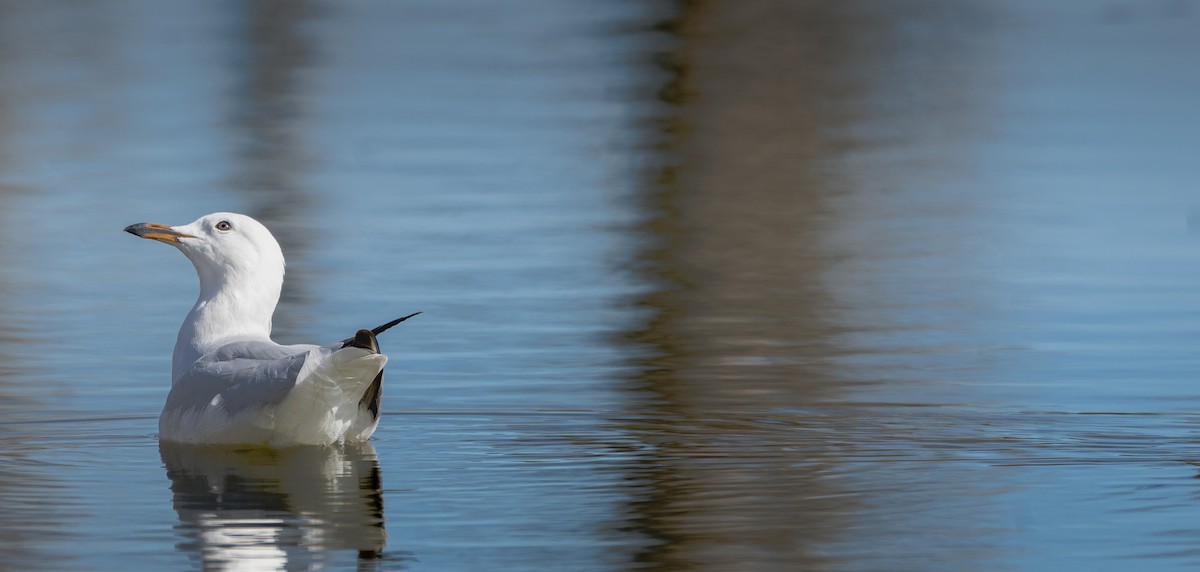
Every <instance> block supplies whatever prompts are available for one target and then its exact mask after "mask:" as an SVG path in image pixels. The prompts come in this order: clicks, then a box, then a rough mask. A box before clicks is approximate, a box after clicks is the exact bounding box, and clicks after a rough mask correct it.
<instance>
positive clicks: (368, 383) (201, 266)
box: [125, 213, 419, 446]
mask: <svg viewBox="0 0 1200 572" xmlns="http://www.w3.org/2000/svg"><path fill="white" fill-rule="evenodd" d="M125 232H128V233H131V234H134V235H136V236H139V237H142V238H149V239H153V240H158V241H161V242H165V243H167V244H170V245H172V246H174V247H176V248H178V249H179V250H180V251H181V252H183V254H184V255H185V256H187V257H188V259H189V260H191V261H192V264H193V265H194V266H195V267H196V273H197V274H198V275H199V276H200V297H199V298H198V299H197V300H196V305H195V306H193V307H192V311H191V312H189V313H188V315H187V318H186V319H185V320H184V321H183V327H181V328H180V329H179V337H178V338H176V341H175V353H174V355H173V356H172V360H171V361H172V364H171V391H170V393H169V394H168V395H167V402H166V405H165V406H163V411H162V415H161V416H159V419H158V434H159V438H160V439H162V440H166V441H175V442H184V443H201V444H214V443H225V444H265V445H271V446H289V445H307V444H312V445H329V444H332V443H339V442H343V441H365V440H366V439H367V438H369V437H370V436H371V434H372V433H374V432H375V428H376V427H378V426H379V400H380V397H381V396H382V393H383V366H384V364H385V363H387V356H385V355H383V354H382V353H380V352H379V344H378V342H377V340H376V339H375V336H376V335H377V334H379V333H382V332H383V331H384V330H386V329H388V328H390V327H392V326H394V325H396V324H398V323H400V322H402V321H404V320H406V319H408V318H411V317H412V316H415V315H416V314H412V315H410V316H405V317H403V318H399V319H397V320H393V321H392V322H389V323H387V324H384V325H382V326H379V327H377V328H375V329H374V330H359V331H358V332H357V333H356V334H355V335H354V337H353V338H349V339H346V340H343V341H341V342H338V343H334V344H329V345H324V346H317V345H310V344H297V345H290V346H284V345H280V344H277V343H275V342H273V341H271V316H272V315H273V314H274V313H275V306H276V304H278V303H279V292H280V289H281V288H282V287H283V266H284V264H283V251H282V250H280V248H279V243H278V242H276V241H275V237H274V236H272V235H271V232H270V231H268V230H267V227H265V226H263V225H262V224H261V223H259V222H258V221H256V220H254V219H252V218H250V217H248V216H245V215H240V214H235V213H213V214H210V215H206V216H203V217H200V218H199V219H197V220H196V221H195V222H193V223H191V224H187V225H182V226H174V227H172V226H165V225H161V224H153V223H140V224H134V225H130V226H128V227H126V228H125ZM418 313H419V312H418Z"/></svg>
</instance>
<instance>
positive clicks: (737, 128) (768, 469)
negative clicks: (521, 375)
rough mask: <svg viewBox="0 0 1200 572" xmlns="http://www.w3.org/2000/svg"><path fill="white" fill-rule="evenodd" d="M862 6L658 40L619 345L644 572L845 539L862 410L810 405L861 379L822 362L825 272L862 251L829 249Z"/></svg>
mask: <svg viewBox="0 0 1200 572" xmlns="http://www.w3.org/2000/svg"><path fill="white" fill-rule="evenodd" d="M880 8H882V7H881V6H875V5H871V3H869V2H867V3H840V2H839V3H829V2H773V1H770V0H762V1H749V2H743V1H738V2H732V1H729V2H723V1H709V2H705V1H695V2H683V3H681V4H679V12H678V15H677V17H676V18H674V19H671V20H669V21H665V22H662V23H661V24H659V26H658V27H659V28H660V29H663V30H666V31H668V32H669V33H671V34H673V35H674V36H675V47H674V48H673V49H671V50H670V51H669V53H666V54H664V55H663V56H662V57H661V60H660V61H659V62H658V63H659V64H660V65H661V67H662V68H663V69H664V70H665V71H666V73H667V74H668V76H669V77H668V79H667V81H665V82H664V84H663V86H662V88H661V90H660V92H659V97H660V98H661V99H662V100H663V101H664V102H665V103H666V104H668V111H667V112H666V115H665V117H664V118H663V119H662V121H661V123H660V124H659V125H658V126H657V129H656V131H655V134H654V135H653V136H652V138H654V139H656V140H657V141H659V142H660V145H661V149H660V151H661V156H663V157H667V158H668V159H667V160H668V161H669V164H668V166H666V167H665V168H662V169H661V170H660V171H658V172H656V173H654V174H653V175H652V176H651V177H650V179H651V180H650V181H649V185H648V187H647V189H646V191H645V203H644V205H643V208H644V210H645V212H646V213H647V219H646V221H645V223H644V226H643V228H642V232H643V233H644V235H645V243H646V244H647V245H648V246H647V247H646V248H644V250H642V252H641V253H640V254H639V257H638V261H637V262H638V264H639V266H640V268H641V270H642V271H643V272H644V275H645V276H646V277H647V279H648V280H649V281H651V282H652V283H653V284H655V285H656V286H657V289H656V290H655V291H654V292H652V293H649V294H647V295H645V296H644V297H643V298H642V299H640V300H638V303H639V304H640V305H642V306H644V307H646V308H647V309H648V311H649V314H650V316H649V318H648V320H647V321H646V322H645V323H644V325H643V327H642V328H641V329H639V330H637V331H634V332H632V333H631V334H630V336H629V337H630V339H631V340H632V341H633V342H635V347H637V348H638V349H639V350H641V351H643V352H645V354H644V355H645V357H644V358H642V359H641V360H640V361H639V363H638V364H637V365H638V368H637V369H638V370H639V373H638V374H637V375H636V376H634V377H633V378H632V379H631V380H630V383H631V386H632V389H633V390H634V391H635V392H636V393H635V395H639V396H644V397H642V401H641V404H640V407H641V410H640V411H638V413H639V414H638V415H635V418H636V419H640V421H637V422H634V423H631V424H630V425H629V427H630V428H631V429H632V430H633V431H634V432H635V433H636V434H638V435H639V436H640V437H641V439H643V440H644V441H645V442H646V444H647V451H649V452H648V453H646V454H645V455H644V456H643V457H642V458H641V465H640V466H639V467H638V469H637V477H638V479H637V482H638V485H639V488H638V491H639V492H640V493H641V496H640V498H638V500H637V501H635V502H634V504H633V506H632V510H633V512H634V513H635V514H636V523H637V527H638V528H639V529H640V530H641V531H642V532H643V533H645V534H646V535H648V536H650V537H651V538H653V539H656V540H657V541H658V542H657V543H655V544H654V545H652V546H651V547H649V548H647V549H646V550H645V551H643V553H642V554H640V555H639V556H638V560H639V561H640V562H641V563H643V564H644V565H646V566H647V567H649V568H650V569H662V570H674V569H714V570H718V569H738V570H757V569H761V570H778V569H822V568H826V567H836V566H837V562H836V558H835V557H834V556H831V555H830V554H831V553H830V552H829V551H828V550H826V547H827V546H828V545H829V544H830V543H836V542H839V541H842V540H845V538H844V536H845V535H846V534H847V531H849V530H852V529H853V528H854V527H855V526H858V524H859V523H857V522H856V518H859V517H857V516H856V511H858V510H859V509H860V508H861V504H862V503H863V502H864V501H863V497H862V496H861V495H860V494H858V493H857V492H856V491H853V490H852V489H850V488H847V487H848V484H847V483H846V479H845V478H844V477H842V476H841V474H842V473H845V472H849V471H850V470H851V469H849V468H848V467H846V466H844V464H845V463H846V461H844V460H843V457H844V456H846V455H848V454H849V453H851V452H852V450H853V449H854V447H855V446H854V444H853V440H851V439H849V438H848V436H849V435H851V434H853V433H855V431H856V429H857V428H858V427H860V425H861V424H863V423H869V419H870V417H871V416H872V415H873V414H872V413H871V412H869V411H860V412H859V413H855V412H853V411H852V410H850V409H838V408H829V404H830V403H834V402H837V401H839V400H841V399H844V398H846V395H847V393H848V392H850V391H853V388H854V387H855V386H856V385H858V384H863V383H868V380H865V379H863V378H861V377H855V376H854V374H853V372H848V371H846V369H845V368H844V364H843V362H841V361H840V358H842V357H844V354H845V353H846V352H848V351H851V350H849V349H847V348H846V347H845V346H844V343H843V342H842V336H843V335H844V334H846V333H847V331H848V330H849V329H850V328H852V327H853V324H852V323H850V322H847V321H846V320H844V319H843V316H842V315H841V314H840V312H841V311H842V310H843V306H844V305H845V304H846V301H845V300H844V299H842V298H840V297H839V296H838V295H837V293H835V292H833V291H831V289H830V285H829V276H830V274H831V273H832V271H833V269H834V268H835V267H837V266H838V265H840V264H842V263H844V262H845V260H846V259H847V258H854V257H858V258H862V259H869V258H870V257H871V256H872V255H873V251H872V250H871V248H872V247H871V246H870V245H866V244H861V243H860V244H857V245H855V246H854V247H853V248H849V249H837V248H834V246H833V244H832V241H831V240H830V238H829V237H830V236H833V235H835V234H836V232H837V231H839V230H840V229H841V228H844V225H845V224H846V221H845V220H843V219H844V218H845V217H852V216H854V215H853V213H852V212H850V211H848V210H847V209H846V208H845V206H844V204H842V203H841V201H842V200H843V199H845V197H847V196H848V195H850V194H852V193H855V192H858V189H856V188H854V187H853V184H854V183H853V182H852V181H851V180H850V179H849V178H848V177H846V176H844V175H843V174H842V173H841V172H839V168H841V167H843V165H842V164H841V163H842V161H843V160H844V158H845V156H846V155H847V154H848V153H851V152H853V151H854V150H855V149H856V146H857V145H860V144H861V143H860V142H857V141H855V139H854V138H853V137H851V136H849V135H847V134H848V133H850V132H851V129H850V128H851V127H855V126H856V125H857V124H859V123H862V122H864V120H865V118H867V117H868V116H870V115H871V114H873V113H876V110H874V109H872V108H871V107H870V105H868V103H867V102H868V101H869V100H870V96H871V95H872V93H871V91H872V90H879V91H884V90H885V89H886V88H885V87H884V86H875V85H872V83H871V82H872V81H873V80H872V78H873V77H874V78H878V79H875V80H874V81H880V82H882V81H885V79H884V78H888V77H889V76H888V74H887V73H886V70H884V69H882V68H883V66H882V65H881V63H880V62H879V61H876V60H878V59H882V58H884V57H885V54H886V53H887V50H888V48H887V47H886V44H887V41H886V40H883V41H878V40H876V38H888V37H891V36H892V34H891V32H893V31H892V30H889V29H888V27H889V26H890V25H892V24H891V23H890V22H891V19H890V18H889V17H888V16H887V14H888V12H890V10H888V9H880ZM895 25H897V26H899V24H895ZM877 41H878V43H874V42H877ZM872 74H875V75H872ZM892 79H894V77H892ZM884 294H885V295H886V293H884ZM856 415H863V416H865V417H864V418H859V417H856ZM885 486H886V485H885Z"/></svg>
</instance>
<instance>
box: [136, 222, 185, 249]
mask: <svg viewBox="0 0 1200 572" xmlns="http://www.w3.org/2000/svg"><path fill="white" fill-rule="evenodd" d="M125 232H128V233H129V234H132V235H134V236H140V237H142V238H150V239H153V240H161V241H162V242H166V243H169V244H179V239H181V238H196V237H194V236H192V235H190V234H184V233H182V232H179V231H177V230H175V229H173V228H171V227H169V226H166V225H163V224H154V223H152V222H140V223H138V224H131V225H129V226H127V227H125Z"/></svg>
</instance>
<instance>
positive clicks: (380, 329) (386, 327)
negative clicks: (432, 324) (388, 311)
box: [371, 312, 420, 336]
mask: <svg viewBox="0 0 1200 572" xmlns="http://www.w3.org/2000/svg"><path fill="white" fill-rule="evenodd" d="M417 314H420V312H413V313H412V314H409V315H407V316H405V317H403V318H396V319H395V320H392V321H390V322H388V323H386V324H384V325H382V326H377V327H376V328H375V329H373V330H371V333H372V334H375V335H377V336H378V335H379V334H382V333H384V332H386V331H388V330H389V329H391V327H392V326H395V325H396V324H399V323H400V322H403V321H404V320H407V319H409V318H411V317H413V316H416V315H417Z"/></svg>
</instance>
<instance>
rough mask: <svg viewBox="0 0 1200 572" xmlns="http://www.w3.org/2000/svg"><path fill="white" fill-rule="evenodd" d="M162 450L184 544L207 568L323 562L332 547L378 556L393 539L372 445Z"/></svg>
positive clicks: (293, 566) (362, 555)
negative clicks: (387, 530) (388, 530)
mask: <svg viewBox="0 0 1200 572" xmlns="http://www.w3.org/2000/svg"><path fill="white" fill-rule="evenodd" d="M159 449H160V452H161V454H162V460H163V464H164V465H165V466H166V470H167V477H168V478H169V479H170V481H171V492H172V497H173V500H172V504H173V506H174V507H175V511H176V513H177V514H178V515H179V522H180V525H179V526H178V527H177V529H176V530H177V531H178V532H179V534H180V536H181V537H182V540H181V542H180V543H179V544H178V545H177V546H178V547H179V549H180V550H181V551H184V552H186V553H188V554H189V555H190V556H191V557H193V558H195V559H197V560H198V561H200V562H201V563H202V564H203V567H204V569H205V570H225V569H230V570H278V569H288V570H292V569H311V568H320V567H323V566H325V565H326V564H327V562H326V561H327V560H328V559H329V558H330V554H329V553H330V552H331V551H337V550H351V551H353V552H355V553H356V554H358V557H359V558H360V559H365V560H373V559H377V558H379V557H380V556H381V555H382V553H383V549H384V547H385V546H386V544H387V542H386V541H387V534H386V533H385V531H384V518H383V490H382V486H383V485H382V479H381V476H380V469H379V461H378V458H377V456H376V453H375V449H374V447H372V446H371V445H370V444H363V445H347V446H344V447H294V448H290V449H282V450H272V449H265V448H244V449H239V448H231V447H201V446H187V445H177V444H172V443H166V442H163V443H160V444H159Z"/></svg>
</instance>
